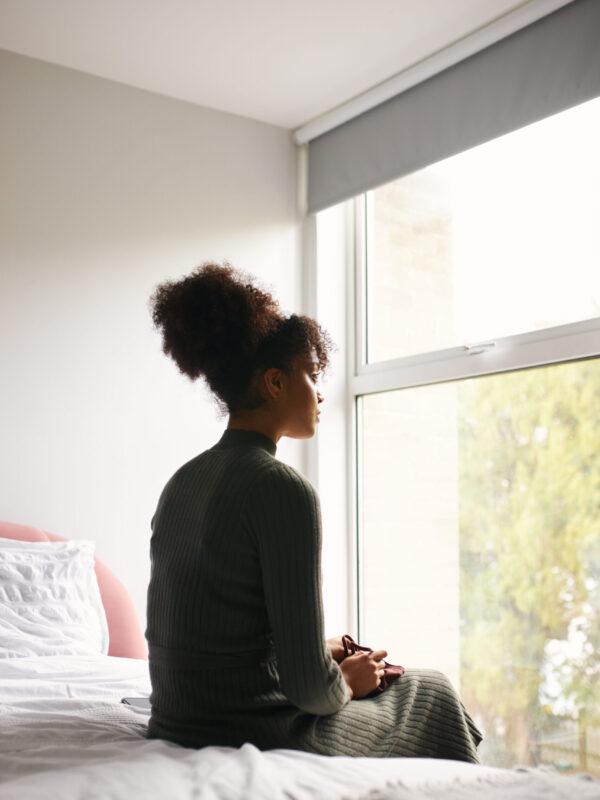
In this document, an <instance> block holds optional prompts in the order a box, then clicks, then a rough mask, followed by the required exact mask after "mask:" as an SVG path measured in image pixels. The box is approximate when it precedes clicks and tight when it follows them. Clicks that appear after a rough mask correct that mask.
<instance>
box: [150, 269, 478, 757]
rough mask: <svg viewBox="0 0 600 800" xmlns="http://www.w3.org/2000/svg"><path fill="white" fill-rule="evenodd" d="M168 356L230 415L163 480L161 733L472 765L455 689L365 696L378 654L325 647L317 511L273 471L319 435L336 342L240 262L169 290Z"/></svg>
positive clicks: (157, 519)
mask: <svg viewBox="0 0 600 800" xmlns="http://www.w3.org/2000/svg"><path fill="white" fill-rule="evenodd" d="M153 319H154V322H155V324H156V326H157V327H158V328H159V329H161V330H162V334H163V349H164V351H165V353H167V354H168V355H170V356H171V357H172V358H173V359H174V360H175V362H176V363H177V365H178V366H179V369H180V370H181V372H183V373H184V374H186V375H188V376H189V377H190V378H192V379H195V378H198V377H200V376H202V377H203V378H204V379H205V380H206V381H207V383H208V385H209V387H210V389H211V390H212V392H213V393H214V395H215V397H216V399H217V401H218V403H219V404H220V406H221V408H222V409H224V410H226V411H227V412H228V414H229V422H228V426H227V430H226V431H225V432H224V434H223V436H222V438H221V439H220V441H219V442H217V444H216V445H215V446H214V447H212V448H210V449H209V450H207V451H206V452H204V453H202V454H201V455H199V456H197V457H196V458H194V459H192V460H191V461H190V462H188V463H187V464H185V465H184V466H183V467H181V468H180V469H179V470H178V471H177V472H176V473H175V475H173V477H172V478H171V479H170V480H169V482H168V483H167V485H166V487H165V489H164V491H163V493H162V495H161V497H160V500H159V503H158V508H157V510H156V514H155V516H154V519H153V524H152V528H153V535H152V543H151V555H152V577H151V580H150V586H149V590H148V628H147V632H146V635H147V638H148V643H149V660H150V675H151V680H152V697H151V702H152V716H151V719H150V723H149V735H150V736H152V737H160V738H165V739H170V740H172V741H175V742H178V743H180V744H182V745H186V746H191V747H202V746H204V745H231V746H240V745H242V744H243V743H244V742H252V743H254V744H255V745H256V746H258V747H259V748H261V749H270V748H276V747H283V748H295V749H300V750H307V751H310V752H314V753H322V754H329V755H352V756H429V757H439V758H455V759H460V760H465V761H477V753H476V746H477V744H478V743H479V741H480V738H481V737H480V736H479V733H478V731H477V729H476V727H475V726H474V724H473V722H472V721H471V719H470V717H469V716H468V714H467V713H466V711H465V710H464V708H463V706H462V704H461V702H460V700H459V699H458V697H457V696H456V694H455V692H454V690H453V689H452V687H451V685H450V684H449V682H448V681H447V680H446V678H445V677H444V676H443V675H441V674H440V673H437V672H423V671H420V672H413V671H410V670H407V671H406V673H405V675H403V676H402V677H401V678H399V679H397V680H396V682H395V683H392V685H391V686H389V687H388V688H387V689H386V691H384V692H382V693H380V694H378V695H377V696H375V697H367V695H369V694H370V693H371V692H372V691H373V690H374V689H375V688H376V687H377V686H378V684H379V681H380V679H381V676H382V674H383V666H384V664H383V661H382V659H383V658H384V657H385V655H386V653H385V651H383V650H380V651H376V652H373V653H370V654H367V653H361V654H357V655H353V656H349V657H347V658H344V652H343V648H342V645H341V639H340V638H339V637H338V638H337V639H332V640H329V641H328V642H326V641H325V639H324V635H323V612H322V603H321V584H320V549H321V525H320V514H319V500H318V497H317V494H316V492H315V490H314V488H313V487H312V485H311V484H310V483H309V482H308V481H307V480H306V478H304V477H303V476H302V475H301V474H300V473H299V472H297V471H296V470H294V469H292V468H291V467H289V466H287V465H286V464H283V463H282V462H280V461H278V460H277V459H276V458H275V453H276V445H277V442H278V441H279V439H280V438H281V437H282V436H290V437H292V438H299V439H304V438H309V437H311V436H313V435H314V433H315V430H316V427H317V424H318V422H319V405H320V403H321V402H322V401H323V398H322V396H321V395H320V394H319V391H318V390H317V387H316V384H317V379H318V376H319V373H320V372H322V371H323V370H324V369H325V368H326V366H327V364H328V359H329V352H330V349H331V342H330V339H329V337H328V335H327V334H326V333H325V332H324V331H323V330H322V329H321V328H320V327H319V326H318V325H317V323H316V322H314V321H313V320H311V319H309V318H307V317H302V316H296V315H292V316H290V317H285V316H283V315H282V313H281V311H280V310H279V307H278V305H277V303H276V302H275V300H274V299H273V298H272V297H271V295H270V294H267V293H266V292H263V291H261V290H260V289H259V288H257V287H256V286H255V285H253V283H252V282H251V280H250V279H249V278H248V277H247V276H244V275H243V274H241V273H238V272H236V271H235V270H233V269H232V268H231V267H229V266H227V265H226V266H218V265H214V264H207V265H204V266H203V267H201V268H199V269H198V270H196V271H195V272H193V273H192V274H191V275H189V276H188V277H186V278H184V279H182V280H180V281H178V282H174V283H165V284H163V285H161V286H159V287H158V289H157V290H156V292H155V294H154V297H153Z"/></svg>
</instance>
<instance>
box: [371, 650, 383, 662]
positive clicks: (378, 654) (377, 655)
mask: <svg viewBox="0 0 600 800" xmlns="http://www.w3.org/2000/svg"><path fill="white" fill-rule="evenodd" d="M369 656H370V657H371V658H372V659H373V661H383V659H384V658H385V657H386V656H387V650H373V651H372V652H371V653H369Z"/></svg>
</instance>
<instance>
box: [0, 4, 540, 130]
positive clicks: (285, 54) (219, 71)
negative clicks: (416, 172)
mask: <svg viewBox="0 0 600 800" xmlns="http://www.w3.org/2000/svg"><path fill="white" fill-rule="evenodd" d="M524 5H527V2H523V0H521V1H520V2H519V1H518V0H369V1H368V2H366V0H295V1H294V2H291V1H290V0H0V48H3V49H5V50H11V51H13V52H16V53H21V54H23V55H27V56H32V57H34V58H39V59H42V60H45V61H49V62H52V63H54V64H60V65H62V66H66V67H72V68H73V69H77V70H82V71H84V72H88V73H91V74H93V75H98V76H100V77H103V78H108V79H110V80H114V81H118V82H120V83H124V84H128V85H130V86H135V87H138V88H140V89H146V90H149V91H152V92H158V93H160V94H163V95H167V96H170V97H175V98H178V99H180V100H186V101H188V102H191V103H197V104H199V105H203V106H209V107H211V108H215V109H219V110H221V111H228V112H231V113H234V114H240V115H242V116H245V117H250V118H252V119H257V120H261V121H263V122H268V123H272V124H274V125H280V126H283V127H285V128H292V129H294V128H298V127H300V126H301V125H304V124H305V123H307V122H309V121H311V120H313V119H314V118H316V117H318V116H319V115H321V114H323V113H325V112H327V111H329V110H331V109H332V108H335V107H336V106H338V105H340V104H341V103H344V102H346V101H348V100H350V99H352V98H354V97H356V96H357V95H359V94H361V93H362V92H365V91H367V90H368V89H370V88H372V87H373V86H376V85H377V84H379V83H381V82H382V81H385V80H387V79H388V78H390V77H392V76H394V75H397V74H398V73H400V72H402V71H404V70H405V69H408V68H409V67H411V66H413V65H415V64H417V63H418V62H419V61H421V60H423V59H424V58H427V57H429V56H431V55H432V54H434V53H436V52H437V51H439V50H441V49H443V48H444V47H446V46H448V45H450V44H453V43H454V42H457V41H459V40H460V39H462V38H463V37H465V36H467V35H469V34H471V33H473V32H474V31H476V30H477V29H479V28H480V27H482V26H484V25H486V24H488V23H490V22H492V21H493V20H496V19H498V18H499V17H501V16H503V15H504V14H506V13H507V12H509V11H511V10H512V9H514V8H517V7H520V6H524Z"/></svg>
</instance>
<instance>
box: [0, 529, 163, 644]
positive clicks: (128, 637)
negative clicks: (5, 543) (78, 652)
mask: <svg viewBox="0 0 600 800" xmlns="http://www.w3.org/2000/svg"><path fill="white" fill-rule="evenodd" d="M0 538H2V539H20V540H21V541H22V542H64V541H66V539H65V538H64V537H63V536H56V534H54V533H47V532H46V531H42V530H40V529H39V528H32V527H31V526H30V525H17V524H16V523H15V522H0ZM95 561H96V577H97V578H98V586H99V587H100V596H101V597H102V603H103V605H104V610H105V612H106V620H107V622H108V634H109V645H108V655H109V656H121V657H123V658H147V657H148V649H147V647H146V640H145V639H144V636H143V634H142V629H141V627H140V623H139V620H138V616H137V613H136V610H135V606H134V605H133V600H132V599H131V597H130V595H129V592H128V591H127V589H126V588H125V587H124V586H123V584H122V583H121V581H120V580H119V579H118V578H117V576H116V575H113V573H112V572H111V571H110V570H109V568H108V567H107V566H106V565H105V564H103V563H102V562H101V561H100V560H99V559H97V558H96V559H95Z"/></svg>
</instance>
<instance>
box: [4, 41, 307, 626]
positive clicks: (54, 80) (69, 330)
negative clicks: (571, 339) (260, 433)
mask: <svg viewBox="0 0 600 800" xmlns="http://www.w3.org/2000/svg"><path fill="white" fill-rule="evenodd" d="M0 108H1V109H2V122H1V125H0V148H1V150H0V153H1V155H0V158H1V163H0V169H1V178H0V179H1V186H2V190H1V193H0V242H1V249H0V258H1V262H0V341H1V350H0V375H1V376H2V383H1V389H0V429H1V452H2V458H1V460H0V485H1V487H2V490H1V493H0V519H4V520H9V521H12V522H21V523H26V524H32V525H36V526H38V527H41V528H45V529H47V530H50V531H53V532H55V533H59V534H61V535H64V536H67V537H71V538H72V537H87V538H90V539H94V540H95V541H96V542H97V552H98V555H99V556H100V557H101V558H102V559H103V560H104V561H106V563H107V564H108V565H109V566H111V567H112V568H113V569H114V571H115V572H116V573H117V574H118V575H119V577H120V578H121V580H123V582H124V583H125V584H126V586H127V587H128V588H129V590H130V592H131V593H132V595H133V597H134V600H135V602H136V605H137V608H138V611H139V613H140V617H141V618H142V621H143V619H144V609H145V593H146V585H147V580H148V574H149V570H148V567H149V564H148V543H149V535H150V528H149V524H150V519H151V516H152V513H153V511H154V508H155V504H156V501H157V498H158V495H159V493H160V490H161V489H162V486H163V484H164V483H165V481H166V480H167V478H168V477H169V476H170V474H171V473H172V472H173V471H174V470H175V469H176V468H177V467H178V466H179V465H180V464H181V463H183V462H184V461H185V460H187V459H189V458H191V457H193V456H194V455H195V454H196V453H198V452H199V451H201V450H202V449H204V448H205V447H207V446H210V445H211V444H213V443H214V441H215V440H216V438H217V437H218V436H219V435H220V431H221V429H222V428H223V427H224V420H222V419H219V418H218V417H217V415H216V413H215V411H214V410H213V406H212V403H210V401H209V400H208V399H207V397H208V396H207V393H206V392H205V391H204V390H203V388H202V387H201V386H200V385H198V384H192V383H190V382H189V381H188V380H187V379H184V378H183V377H181V376H180V375H179V374H178V372H177V369H176V367H175V365H174V364H173V363H172V362H171V361H170V360H167V359H166V358H165V356H163V355H162V352H161V349H160V340H159V336H158V334H157V333H155V332H154V331H153V329H152V326H151V321H150V316H149V313H148V309H147V300H148V297H149V295H150V293H151V291H152V289H153V287H154V286H155V284H156V283H157V282H159V281H161V280H164V279H165V278H167V277H179V276H180V275H182V274H183V273H185V272H188V271H189V270H190V269H192V268H193V267H194V266H196V265H197V264H199V263H201V262H203V261H205V260H207V259H215V260H219V261H220V260H223V259H229V260H230V261H231V262H232V263H233V264H234V265H236V266H239V267H242V268H243V269H246V270H248V271H250V272H252V273H254V274H255V275H258V276H260V277H261V279H262V280H263V281H264V282H266V283H267V284H268V285H270V286H272V287H273V289H274V290H275V293H276V295H277V296H278V297H279V299H280V300H281V302H282V305H283V306H284V307H285V308H286V309H295V310H297V309H299V308H300V306H301V297H300V292H301V281H300V267H299V263H300V261H299V257H298V248H299V244H298V243H299V236H298V224H297V220H296V213H295V154H294V148H293V145H292V142H291V138H290V135H289V132H288V131H286V130H283V129H281V128H277V127H273V126H269V125H265V124H262V123H257V122H253V121H250V120H247V119H244V118H241V117H236V116H232V115H228V114H224V113H221V112H216V111H212V110H208V109H204V108H199V107H196V106H193V105H189V104H186V103H183V102H180V101H175V100H170V99H167V98H164V97H161V96H158V95H153V94H151V93H147V92H143V91H139V90H136V89H131V88H129V87H126V86H122V85H120V84H117V83H112V82H110V81H106V80H103V79H99V78H94V77H91V76H89V75H86V74H83V73H79V72H76V71H72V70H68V69H64V68H61V67H56V66H51V65H49V64H46V63H44V62H41V61H36V60H33V59H28V58H24V57H22V56H17V55H14V54H10V53H7V52H3V51H0ZM279 452H280V455H281V457H282V458H283V459H284V460H287V461H290V462H291V463H296V464H298V462H299V459H300V453H301V451H300V448H299V447H298V446H297V445H296V444H295V443H290V442H286V443H283V442H282V446H281V447H280V450H279Z"/></svg>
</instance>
